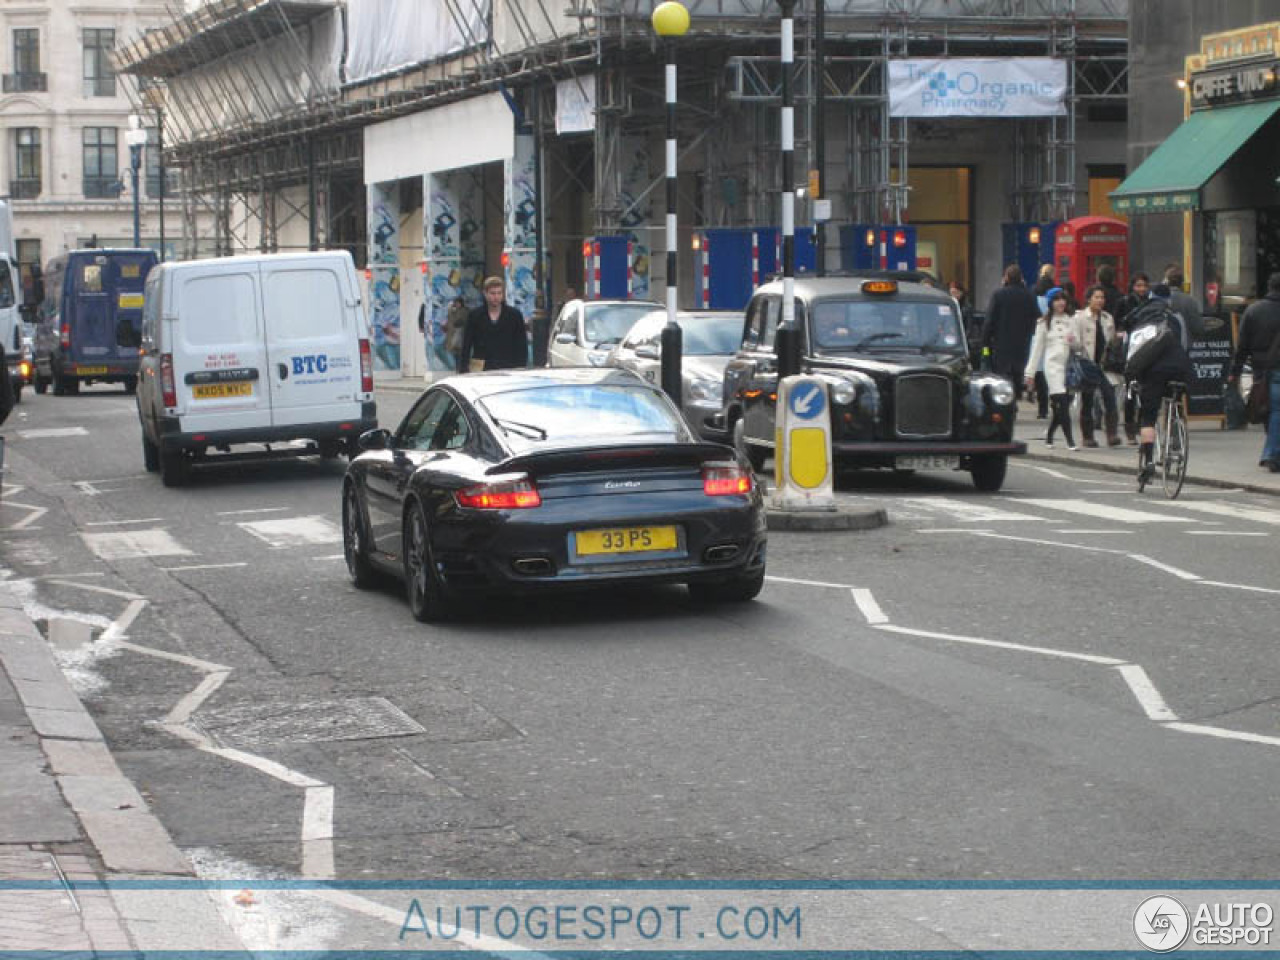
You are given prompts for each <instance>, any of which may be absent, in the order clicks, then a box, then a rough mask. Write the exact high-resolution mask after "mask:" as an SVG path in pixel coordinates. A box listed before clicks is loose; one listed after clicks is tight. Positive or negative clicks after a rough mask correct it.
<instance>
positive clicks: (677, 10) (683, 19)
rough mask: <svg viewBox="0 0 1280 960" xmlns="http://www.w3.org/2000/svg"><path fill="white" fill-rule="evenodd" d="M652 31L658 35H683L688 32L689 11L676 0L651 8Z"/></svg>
mask: <svg viewBox="0 0 1280 960" xmlns="http://www.w3.org/2000/svg"><path fill="white" fill-rule="evenodd" d="M653 31H654V33H656V34H657V35H658V36H660V37H683V36H684V35H685V34H686V33H688V32H689V11H688V10H686V9H685V8H684V4H682V3H677V2H676V0H666V3H660V4H658V5H657V6H656V7H654V8H653Z"/></svg>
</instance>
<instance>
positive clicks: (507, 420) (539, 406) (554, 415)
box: [479, 384, 680, 440]
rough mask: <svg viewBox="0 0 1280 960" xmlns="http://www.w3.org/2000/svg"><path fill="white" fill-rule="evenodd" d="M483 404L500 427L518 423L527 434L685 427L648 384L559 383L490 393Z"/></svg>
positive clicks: (602, 434)
mask: <svg viewBox="0 0 1280 960" xmlns="http://www.w3.org/2000/svg"><path fill="white" fill-rule="evenodd" d="M479 405H480V406H481V407H482V408H483V409H484V411H485V412H486V413H487V414H488V415H489V416H490V417H492V418H493V419H494V421H496V422H497V423H498V425H499V426H502V425H503V424H512V425H515V424H518V425H519V427H514V428H513V429H516V430H518V431H519V432H520V433H521V436H523V437H526V438H528V437H529V436H536V437H537V438H538V439H543V440H562V439H566V438H571V437H599V438H609V437H621V436H628V435H634V434H655V433H658V434H675V433H678V432H679V431H680V421H679V420H678V419H677V418H676V415H675V412H674V411H673V410H672V409H671V407H670V406H669V405H668V404H667V402H666V401H665V400H664V399H663V398H662V397H661V396H659V395H658V394H656V393H654V392H653V391H652V390H649V389H647V388H645V387H623V386H606V385H602V384H555V385H553V386H545V387H541V386H540V387H530V388H528V389H525V390H508V391H506V392H504V393H495V394H491V395H490V396H487V397H485V398H484V399H483V400H480V401H479ZM532 430H536V431H538V433H531V431H532ZM539 434H541V435H539Z"/></svg>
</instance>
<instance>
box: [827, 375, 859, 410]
mask: <svg viewBox="0 0 1280 960" xmlns="http://www.w3.org/2000/svg"><path fill="white" fill-rule="evenodd" d="M857 396H858V390H857V388H856V387H854V385H853V384H852V383H850V382H849V381H848V380H837V381H836V382H835V383H834V384H832V386H831V402H832V403H833V404H836V405H837V406H841V407H847V406H849V405H850V404H851V403H853V401H854V399H855V398H856V397H857Z"/></svg>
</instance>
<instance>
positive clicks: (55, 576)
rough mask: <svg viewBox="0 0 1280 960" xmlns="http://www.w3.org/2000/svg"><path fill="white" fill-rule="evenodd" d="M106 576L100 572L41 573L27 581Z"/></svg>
mask: <svg viewBox="0 0 1280 960" xmlns="http://www.w3.org/2000/svg"><path fill="white" fill-rule="evenodd" d="M105 576H106V574H105V573H102V572H100V571H97V570H95V571H93V572H92V573H42V574H41V575H40V576H38V577H28V579H29V580H74V579H77V578H79V577H105ZM71 586H77V587H79V586H82V584H78V583H77V584H71Z"/></svg>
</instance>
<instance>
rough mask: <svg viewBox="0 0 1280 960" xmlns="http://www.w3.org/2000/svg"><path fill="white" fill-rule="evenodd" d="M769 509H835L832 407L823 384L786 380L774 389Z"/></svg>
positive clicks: (806, 378) (806, 379) (811, 380)
mask: <svg viewBox="0 0 1280 960" xmlns="http://www.w3.org/2000/svg"><path fill="white" fill-rule="evenodd" d="M777 411H778V414H777V419H776V423H777V427H776V430H777V433H776V436H775V438H774V441H775V444H776V446H775V448H774V485H775V490H774V493H773V503H772V504H771V506H773V507H774V508H776V509H781V510H834V509H835V508H836V502H835V496H834V493H833V492H832V474H833V472H834V471H833V470H832V461H831V406H830V401H829V400H828V398H827V384H826V381H825V380H821V379H819V378H818V377H811V376H804V375H801V376H795V377H785V378H783V380H782V381H781V382H780V383H779V384H778V406H777Z"/></svg>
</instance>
